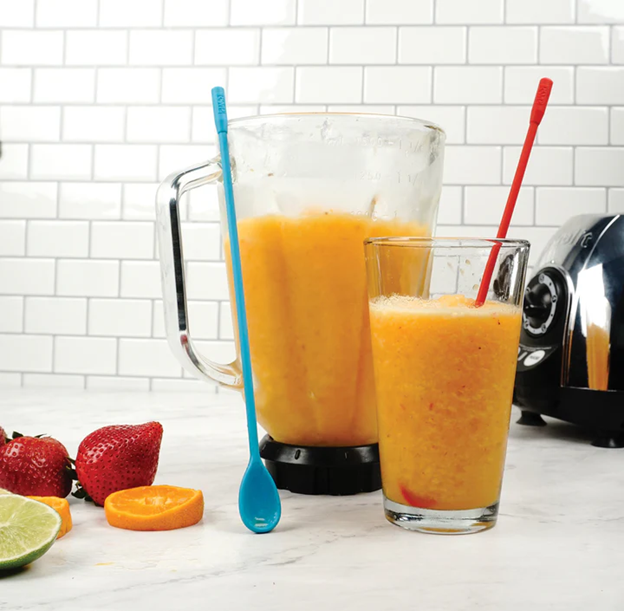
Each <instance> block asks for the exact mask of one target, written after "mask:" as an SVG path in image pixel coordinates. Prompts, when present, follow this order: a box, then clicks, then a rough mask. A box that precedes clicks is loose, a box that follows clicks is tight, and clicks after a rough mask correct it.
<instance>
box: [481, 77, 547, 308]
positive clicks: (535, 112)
mask: <svg viewBox="0 0 624 611" xmlns="http://www.w3.org/2000/svg"><path fill="white" fill-rule="evenodd" d="M552 85H553V82H552V81H551V80H550V79H549V78H543V79H542V80H541V81H540V82H539V85H538V87H537V93H536V94H535V100H534V102H533V108H532V109H531V120H530V122H529V131H527V135H526V138H525V139H524V146H523V147H522V152H521V153H520V159H519V160H518V167H517V168H516V174H515V176H514V179H513V182H512V183H511V190H510V191H509V196H508V197H507V204H506V205H505V210H504V212H503V218H502V219H501V222H500V225H499V227H498V233H497V234H496V237H497V238H506V237H507V230H508V229H509V224H510V223H511V217H512V215H513V211H514V208H515V207H516V200H517V199H518V193H520V187H521V186H522V179H523V178H524V172H525V170H526V167H527V163H529V155H531V149H532V148H533V142H534V141H535V135H536V134H537V126H538V125H539V124H540V122H541V120H542V117H543V116H544V113H545V112H546V105H547V104H548V98H549V97H550V90H551V89H552ZM499 250H500V243H496V244H494V247H493V248H492V252H490V256H489V258H488V261H487V264H486V266H485V272H483V278H482V279H481V286H479V292H478V293H477V299H476V300H475V307H477V308H478V307H480V306H482V305H483V303H484V302H485V298H486V297H487V294H488V290H489V288H490V282H491V281H492V274H493V273H494V266H495V265H496V259H497V258H498V252H499Z"/></svg>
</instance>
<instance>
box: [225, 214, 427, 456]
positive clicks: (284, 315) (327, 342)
mask: <svg viewBox="0 0 624 611" xmlns="http://www.w3.org/2000/svg"><path fill="white" fill-rule="evenodd" d="M238 231H239V242H240V250H241V261H242V269H243V282H244V287H245V301H246V306H247V319H248V326H249V338H250V347H251V358H252V366H253V373H254V385H255V396H256V408H257V413H258V421H259V422H260V424H261V425H262V426H263V427H264V428H265V429H266V430H267V432H268V433H269V434H270V435H271V436H272V437H273V438H274V439H275V440H276V441H279V442H282V443H287V444H292V445H303V446H357V445H365V444H370V443H376V442H377V418H376V406H375V390H374V382H373V369H372V356H371V344H370V325H369V313H368V298H367V289H366V286H367V284H366V282H367V281H366V267H365V262H364V249H363V242H364V240H365V239H366V238H368V237H371V236H394V235H404V234H410V235H419V236H426V235H429V233H430V231H429V229H428V228H427V227H425V226H423V225H419V224H417V223H406V222H400V221H398V220H389V221H382V220H372V219H370V218H369V217H367V216H364V215H355V214H348V213H340V212H332V211H321V210H311V211H309V212H307V213H304V214H302V215H300V216H294V217H291V216H283V215H265V216H259V217H251V218H246V219H242V220H239V222H238ZM228 250H229V249H228V246H227V241H226V244H225V251H226V258H228V254H227V253H228ZM228 268H229V263H228ZM230 289H231V291H230V293H231V294H233V290H232V285H231V278H230ZM232 312H233V315H234V317H235V309H234V308H233V310H232ZM234 323H235V327H236V321H234Z"/></svg>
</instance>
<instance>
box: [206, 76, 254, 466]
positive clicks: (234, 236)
mask: <svg viewBox="0 0 624 611" xmlns="http://www.w3.org/2000/svg"><path fill="white" fill-rule="evenodd" d="M212 109H213V112H214V120H215V126H216V128H217V134H218V135H219V149H220V150H221V168H222V170H223V190H224V192H225V210H226V212H227V226H228V233H229V236H230V261H231V264H232V277H233V279H234V297H235V301H236V316H237V318H238V340H239V343H240V354H241V364H242V367H243V383H244V388H245V409H246V412H247V432H248V435H249V453H250V455H251V459H252V460H258V461H259V460H260V449H259V447H258V427H257V424H256V400H255V397H254V388H253V375H252V370H251V355H250V352H249V331H248V329H247V310H246V309H245V292H244V289H243V272H242V267H241V256H240V247H239V244H238V227H237V225H236V210H235V208H234V192H233V189H232V168H231V166H230V149H229V146H228V139H227V133H228V119H227V110H226V104H225V91H224V90H223V87H214V88H213V90H212Z"/></svg>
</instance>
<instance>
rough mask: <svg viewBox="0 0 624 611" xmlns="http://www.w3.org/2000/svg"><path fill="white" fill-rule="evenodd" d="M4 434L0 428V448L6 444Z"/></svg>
mask: <svg viewBox="0 0 624 611" xmlns="http://www.w3.org/2000/svg"><path fill="white" fill-rule="evenodd" d="M6 436H7V435H6V433H5V432H4V429H3V428H2V427H1V426H0V446H3V445H4V444H5V443H6Z"/></svg>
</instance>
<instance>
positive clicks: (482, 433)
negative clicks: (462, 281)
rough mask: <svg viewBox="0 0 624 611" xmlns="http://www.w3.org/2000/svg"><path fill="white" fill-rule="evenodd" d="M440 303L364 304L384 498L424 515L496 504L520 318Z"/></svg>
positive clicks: (462, 303)
mask: <svg viewBox="0 0 624 611" xmlns="http://www.w3.org/2000/svg"><path fill="white" fill-rule="evenodd" d="M473 304H474V300H473V299H468V298H466V297H464V296H462V295H446V296H443V297H440V298H438V299H432V300H424V299H416V298H413V297H404V296H393V297H376V298H374V299H373V300H371V302H370V323H371V332H372V348H373V357H374V359H373V362H374V367H375V382H376V389H377V401H378V419H379V444H380V445H379V448H380V454H381V472H382V481H383V489H384V494H385V496H386V497H387V498H389V499H390V500H391V501H394V502H396V503H399V504H402V505H411V506H413V507H419V508H421V509H439V510H461V509H474V508H481V507H488V506H490V505H492V504H494V503H496V502H497V501H498V498H499V493H500V485H501V481H502V473H503V466H504V462H505V451H506V446H507V434H508V428H509V418H510V410H511V401H512V393H513V386H514V378H515V372H516V358H517V353H518V340H519V335H520V323H521V311H520V308H518V307H515V306H513V305H508V304H503V303H498V302H493V301H488V302H486V303H485V304H484V305H483V306H482V307H480V308H475V307H474V305H473Z"/></svg>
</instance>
